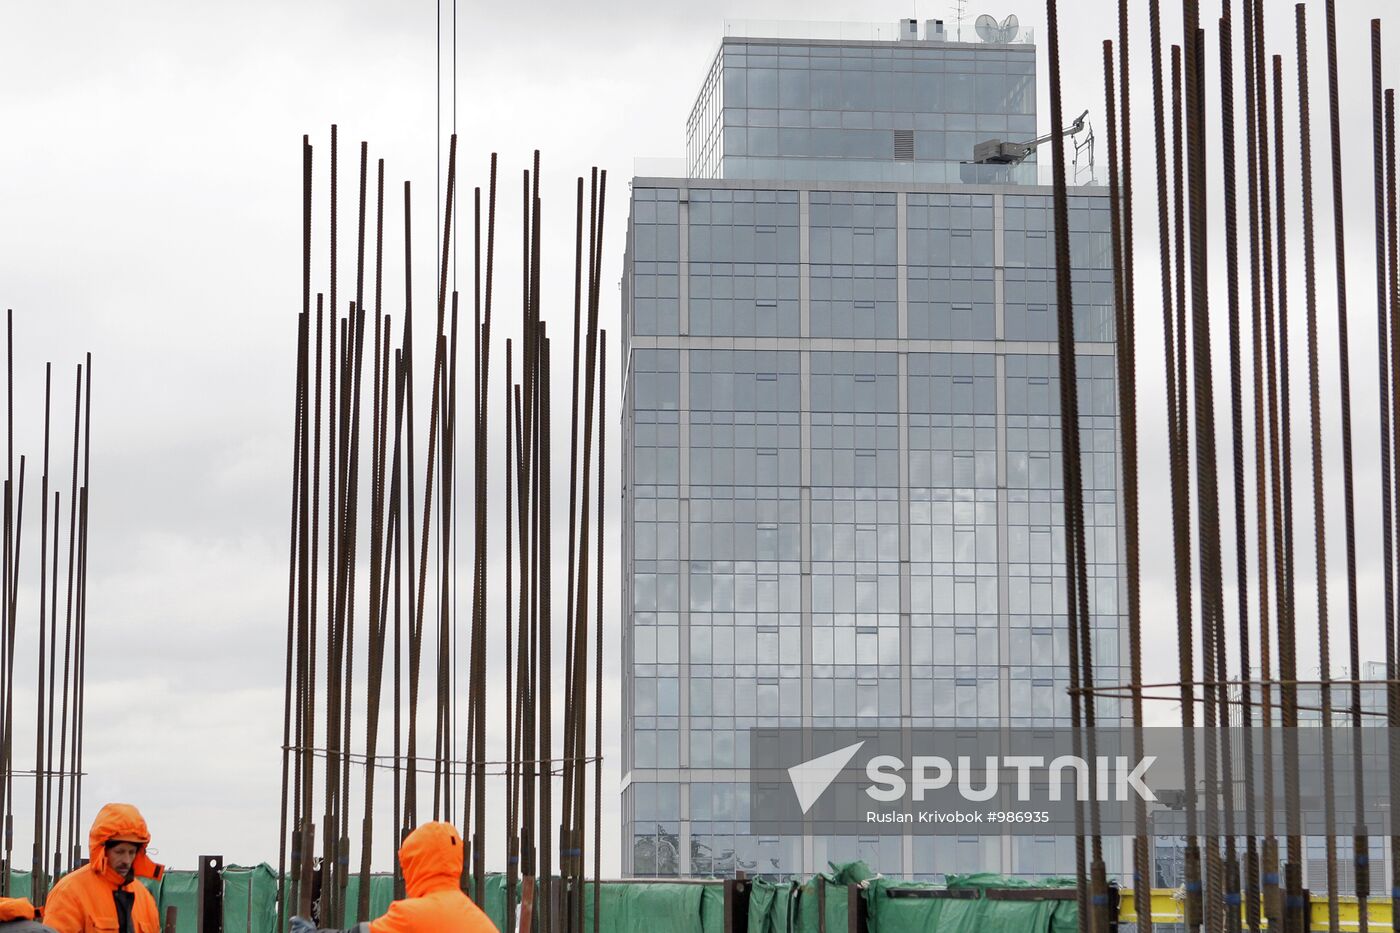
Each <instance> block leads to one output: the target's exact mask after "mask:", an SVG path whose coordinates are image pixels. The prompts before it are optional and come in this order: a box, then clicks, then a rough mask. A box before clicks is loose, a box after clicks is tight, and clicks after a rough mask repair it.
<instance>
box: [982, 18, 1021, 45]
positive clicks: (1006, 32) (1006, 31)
mask: <svg viewBox="0 0 1400 933" xmlns="http://www.w3.org/2000/svg"><path fill="white" fill-rule="evenodd" d="M1020 31H1021V21H1020V20H1019V19H1017V18H1016V14H1015V13H1012V14H1011V15H1010V16H1008V17H1007V18H1006V19H1004V20H1002V21H1001V22H1000V23H998V22H997V18H996V17H995V16H993V15H991V14H990V13H983V14H982V15H981V16H979V17H977V35H978V36H979V37H980V38H981V39H982V41H983V42H996V43H1001V44H1005V43H1007V42H1011V41H1014V40H1015V38H1016V34H1017V33H1019V32H1020Z"/></svg>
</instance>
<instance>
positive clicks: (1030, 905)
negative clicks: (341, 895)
mask: <svg viewBox="0 0 1400 933" xmlns="http://www.w3.org/2000/svg"><path fill="white" fill-rule="evenodd" d="M223 883H224V930H225V933H276V926H277V874H276V872H275V871H274V870H273V869H272V868H271V867H269V866H267V865H258V866H256V867H252V868H248V867H239V866H229V867H227V868H225V869H224V873H223ZM393 883H394V881H393V877H392V876H391V875H374V876H372V877H371V879H370V918H371V919H372V918H375V917H379V916H382V915H383V913H384V912H385V911H386V910H387V909H388V907H389V903H390V901H391V900H392V899H393ZM851 884H863V885H864V886H863V887H861V888H858V889H857V890H858V891H859V892H860V896H861V897H862V898H863V899H864V901H865V906H866V916H867V921H868V931H869V933H1073V931H1074V930H1075V929H1077V926H1078V924H1077V917H1078V914H1077V911H1076V908H1075V904H1074V902H1073V901H1005V900H995V899H989V898H987V897H986V896H985V892H986V890H987V889H988V888H1012V887H1028V888H1037V887H1042V888H1044V887H1049V888H1056V887H1073V885H1074V882H1073V880H1072V879H1064V878H1052V879H1049V880H1046V881H1037V882H1028V881H1023V880H1019V879H1016V878H1010V877H1007V876H1005V875H993V874H974V875H950V876H948V883H947V885H946V886H944V887H947V888H948V889H952V890H968V891H973V892H975V895H976V896H975V897H972V898H969V899H954V898H919V897H890V892H891V891H894V890H908V889H929V888H933V887H936V886H934V885H928V884H919V883H914V882H901V881H894V880H891V879H888V878H883V877H879V876H876V875H873V873H872V872H871V871H870V870H869V868H867V867H866V866H865V864H864V863H862V862H852V863H849V864H845V865H832V866H831V870H830V871H828V872H824V873H822V874H821V875H818V876H814V877H812V878H809V879H807V880H806V881H805V882H803V883H802V884H800V885H798V884H795V883H775V882H770V881H764V880H762V879H755V880H753V881H751V882H750V895H749V911H748V929H749V930H750V931H751V933H818V931H819V930H821V928H822V924H821V920H820V917H819V913H820V910H819V907H820V904H821V903H822V901H823V895H822V894H821V893H820V892H821V891H822V890H823V889H824V890H825V896H824V900H825V905H826V931H827V933H846V931H847V916H848V912H847V911H848V903H847V898H848V891H849V890H850V889H849V887H848V885H851ZM146 886H147V887H148V888H149V889H150V891H151V893H152V894H153V895H154V896H155V898H156V902H157V904H158V905H159V906H160V910H161V915H162V917H163V916H164V915H165V910H166V908H167V907H176V908H178V909H179V916H178V930H177V933H195V930H196V927H197V926H198V918H197V917H196V908H197V905H198V897H199V879H198V874H197V873H196V872H193V871H167V872H166V873H165V876H164V877H163V878H162V879H161V880H160V881H158V882H149V881H148V882H146ZM601 890H602V895H601V900H600V901H599V905H598V907H599V916H600V923H599V926H600V927H601V931H599V933H602V931H606V933H724V886H723V884H722V883H721V882H719V881H714V882H706V883H675V882H670V883H668V882H665V881H652V882H642V881H637V882H612V883H604V884H603V885H602V886H601ZM10 891H11V894H12V896H15V897H27V896H28V895H29V893H30V878H29V875H28V873H27V872H13V873H12V874H11V876H10ZM345 897H346V904H347V909H346V915H345V917H344V918H343V920H342V922H343V924H344V925H345V926H346V927H349V926H351V925H353V924H354V922H355V921H356V919H357V918H356V916H355V913H356V906H357V903H358V898H359V878H358V876H354V877H351V878H350V879H349V885H348V887H347V889H346V893H345ZM517 897H518V892H517ZM483 900H484V901H485V909H486V913H487V916H489V917H490V918H491V922H492V923H494V924H495V925H496V927H497V929H504V928H505V917H506V896H505V876H504V875H499V874H493V875H488V876H487V879H486V892H485V897H484V898H483ZM584 928H585V930H586V931H588V933H594V930H593V885H592V884H589V885H586V886H585V889H584Z"/></svg>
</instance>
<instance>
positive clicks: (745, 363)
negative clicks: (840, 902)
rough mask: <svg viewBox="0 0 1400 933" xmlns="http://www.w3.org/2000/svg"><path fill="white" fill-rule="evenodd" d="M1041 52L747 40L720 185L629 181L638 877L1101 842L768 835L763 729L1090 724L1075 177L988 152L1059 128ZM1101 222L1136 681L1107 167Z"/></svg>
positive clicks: (714, 101) (1020, 852) (1118, 673)
mask: <svg viewBox="0 0 1400 933" xmlns="http://www.w3.org/2000/svg"><path fill="white" fill-rule="evenodd" d="M1034 56H1035V52H1034V48H1033V47H1032V46H1028V45H990V44H987V45H983V44H972V43H962V44H959V43H944V42H922V41H906V42H899V41H895V42H850V41H847V42H844V43H833V42H820V41H813V40H802V41H794V40H770V39H739V38H726V39H725V40H724V42H723V43H722V47H721V49H720V52H719V55H718V56H717V58H716V60H715V65H714V67H713V68H712V69H711V71H710V74H709V77H708V78H707V80H706V82H705V86H704V89H703V90H702V93H701V97H700V100H699V102H698V103H697V104H696V109H695V112H694V113H693V114H692V116H691V121H690V153H691V169H690V171H691V172H692V173H693V177H690V178H685V179H675V178H670V179H667V178H636V179H634V180H633V182H632V192H631V216H630V220H629V225H628V237H627V250H626V267H625V271H624V276H623V283H622V284H623V319H624V333H625V335H626V336H625V339H626V340H627V347H626V359H627V371H626V380H627V381H626V388H625V399H624V411H623V444H624V466H623V471H624V475H623V481H624V502H623V508H624V512H623V514H624V516H625V517H624V541H623V566H622V574H623V604H624V606H625V607H626V612H627V615H626V624H625V625H624V637H623V654H624V656H623V676H624V717H625V719H624V722H623V728H622V736H623V786H624V790H623V806H622V812H623V838H624V844H623V869H624V872H625V873H626V874H628V875H632V876H673V875H712V874H713V875H730V874H733V872H734V871H736V870H742V871H745V872H747V873H749V874H750V875H752V874H767V875H784V874H799V873H810V872H812V871H815V870H818V869H820V868H824V867H825V866H826V864H827V862H828V861H844V860H849V859H853V858H864V859H865V860H866V861H867V862H868V863H870V864H871V865H872V866H874V867H875V868H877V869H878V870H880V871H882V872H884V873H885V874H888V875H902V876H908V877H934V876H936V875H942V874H943V873H945V872H952V871H969V870H993V871H996V870H1001V871H1008V872H1017V873H1021V874H1028V875H1031V874H1045V873H1055V872H1063V871H1064V870H1065V866H1066V865H1070V866H1072V864H1073V862H1072V851H1073V846H1072V840H1068V839H1055V838H1035V837H1021V838H1009V837H1005V838H1004V837H967V838H956V837H942V838H937V839H935V838H924V837H909V836H905V837H899V836H871V837H807V838H801V837H760V836H755V835H753V834H752V833H750V832H749V830H748V826H747V821H748V815H749V811H748V788H749V783H748V781H749V777H748V773H747V765H748V753H749V746H748V730H749V729H750V728H753V727H755V726H816V727H820V726H858V727H859V726H870V727H889V726H895V727H898V726H910V727H915V728H918V727H932V726H951V725H960V726H1003V725H1005V726H1018V725H1023V726H1048V725H1067V724H1068V722H1069V702H1068V696H1067V693H1066V688H1067V686H1068V684H1067V676H1068V674H1067V671H1068V656H1067V655H1068V652H1067V645H1066V642H1065V636H1064V624H1063V612H1064V601H1065V593H1064V586H1063V584H1064V579H1063V573H1064V560H1063V550H1062V536H1061V528H1062V525H1063V516H1062V512H1061V483H1060V472H1061V471H1060V448H1059V437H1060V435H1059V430H1058V426H1059V411H1058V397H1059V396H1058V380H1057V359H1058V358H1057V345H1056V343H1055V333H1056V330H1055V302H1054V288H1055V281H1054V279H1055V273H1054V262H1053V256H1052V247H1051V244H1052V243H1053V236H1052V233H1051V228H1052V209H1051V197H1050V191H1049V189H1048V188H1045V187H1037V186H1035V185H1018V184H1010V183H983V182H981V181H976V180H973V181H964V180H961V176H960V174H959V173H960V171H961V168H960V166H959V164H958V161H957V157H958V154H959V153H960V152H966V153H967V154H968V155H970V153H971V148H972V145H973V142H974V141H975V140H976V139H977V138H979V137H980V136H981V135H983V134H985V135H988V136H996V137H1002V138H1007V137H1009V138H1019V137H1020V136H1025V137H1033V136H1034V135H1036V132H1035V129H1036V128H1035V114H1034V100H1035V94H1034ZM790 72H791V74H790ZM833 76H834V77H833ZM930 76H937V77H936V78H934V77H930ZM993 79H995V80H993ZM833 82H834V84H833ZM833 87H834V88H835V89H836V90H835V91H834V92H833V91H832V90H831V89H832V88H833ZM791 88H795V89H792V90H790V89H791ZM909 88H919V89H920V90H919V91H918V92H917V93H914V92H912V91H910V90H909ZM928 88H941V90H940V91H939V92H937V93H933V92H927V93H926V90H927V89H928ZM968 89H970V91H969V90H968ZM833 93H834V94H835V95H837V96H832V95H833ZM775 94H776V96H774V95H775ZM965 95H970V96H965ZM984 95H985V96H984ZM887 96H888V98H889V100H890V103H889V105H888V106H887V107H884V108H883V109H881V107H880V106H879V105H880V102H882V101H884V100H885V99H886V97H887ZM983 106H985V108H986V113H980V112H979V111H978V110H977V109H974V108H978V107H983ZM833 124H834V125H833ZM786 129H793V130H797V129H800V130H803V132H802V133H785V130H786ZM903 130H909V131H911V132H912V134H913V149H912V153H909V151H908V150H907V148H906V147H905V142H904V140H903V139H902V137H901V136H900V133H901V131H903ZM770 131H771V132H770ZM828 131H832V132H828ZM774 139H776V140H778V141H777V142H773V140H774ZM775 146H776V148H774V147H775ZM881 147H884V148H881ZM906 155H909V156H910V158H907V159H906V158H905V156H906ZM963 157H964V158H965V157H966V156H963ZM997 171H1001V172H1003V174H1005V173H1018V174H1019V175H1021V176H1027V175H1028V177H1030V178H1031V179H1033V178H1034V172H1035V167H1034V165H1033V164H1027V165H1022V166H1015V167H1009V168H1008V167H1001V168H999V169H997ZM1010 180H1012V181H1014V180H1016V178H1014V177H1013V178H1010ZM1070 213H1071V231H1072V233H1071V241H1072V251H1073V262H1074V269H1075V274H1074V295H1075V314H1076V330H1077V334H1078V338H1079V341H1080V344H1079V354H1080V355H1079V377H1080V380H1081V382H1080V387H1079V391H1080V400H1081V428H1082V431H1083V434H1082V438H1083V444H1084V451H1085V453H1084V457H1085V465H1086V469H1085V471H1084V475H1085V483H1086V510H1087V520H1088V523H1089V526H1090V527H1089V532H1090V534H1089V535H1088V542H1087V543H1088V548H1089V561H1090V564H1089V574H1090V576H1091V578H1092V579H1091V603H1092V606H1091V609H1092V612H1093V626H1094V636H1095V660H1096V666H1097V671H1098V676H1100V677H1102V679H1103V681H1104V682H1123V680H1124V679H1125V674H1124V671H1123V670H1122V669H1121V668H1123V667H1125V666H1126V652H1127V645H1126V639H1125V637H1124V629H1125V625H1124V615H1123V613H1125V612H1126V594H1125V592H1124V589H1123V567H1122V560H1121V554H1122V541H1121V533H1120V527H1121V522H1120V504H1119V499H1118V483H1119V479H1118V477H1119V467H1118V453H1117V451H1118V421H1117V409H1116V388H1115V380H1114V355H1113V354H1114V344H1113V330H1112V285H1111V283H1112V271H1111V266H1112V261H1111V249H1110V243H1109V203H1108V199H1107V196H1106V192H1105V190H1104V189H1101V188H1094V187H1086V188H1077V189H1075V191H1074V194H1073V197H1072V198H1071V211H1070ZM1117 713H1118V711H1117V709H1116V708H1110V707H1109V706H1108V705H1105V706H1104V707H1103V708H1102V709H1101V716H1102V717H1104V718H1109V717H1113V716H1116V715H1117Z"/></svg>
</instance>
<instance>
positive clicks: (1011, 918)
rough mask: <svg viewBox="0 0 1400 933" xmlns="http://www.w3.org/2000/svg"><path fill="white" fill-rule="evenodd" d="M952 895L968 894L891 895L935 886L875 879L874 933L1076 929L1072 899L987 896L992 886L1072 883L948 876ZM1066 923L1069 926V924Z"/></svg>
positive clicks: (870, 898)
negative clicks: (964, 894) (968, 894)
mask: <svg viewBox="0 0 1400 933" xmlns="http://www.w3.org/2000/svg"><path fill="white" fill-rule="evenodd" d="M947 882H948V883H947V884H946V885H944V886H943V887H945V888H946V889H947V890H949V891H970V892H973V893H974V894H975V896H974V897H972V898H969V899H964V898H920V897H891V896H890V892H891V891H892V890H910V889H915V890H919V889H922V890H927V889H930V888H936V887H937V886H936V885H927V884H912V883H909V882H898V881H891V880H889V879H885V878H876V879H874V880H873V881H871V882H870V884H869V886H868V888H867V889H866V891H865V898H866V906H867V910H868V914H867V917H868V922H869V927H870V931H871V933H881V931H892V933H899V931H905V930H928V931H935V933H983V931H985V933H1060V931H1064V930H1071V929H1078V910H1077V908H1076V906H1075V903H1074V902H1073V901H1058V900H1056V901H1051V900H1045V901H1004V900H991V899H988V898H987V896H986V892H987V889H988V888H1062V887H1073V886H1074V880H1073V879H1064V878H1050V879H1046V880H1044V881H1025V880H1022V879H1018V878H1010V877H1008V876H1006V875H994V874H990V873H980V874H973V875H949V876H948V878H947ZM1066 923H1067V924H1068V926H1066V925H1065V924H1066Z"/></svg>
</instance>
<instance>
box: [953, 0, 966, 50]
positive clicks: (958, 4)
mask: <svg viewBox="0 0 1400 933" xmlns="http://www.w3.org/2000/svg"><path fill="white" fill-rule="evenodd" d="M953 16H955V17H956V18H957V22H958V41H959V42H961V41H962V24H963V18H964V17H966V16H967V0H953Z"/></svg>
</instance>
